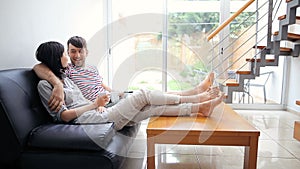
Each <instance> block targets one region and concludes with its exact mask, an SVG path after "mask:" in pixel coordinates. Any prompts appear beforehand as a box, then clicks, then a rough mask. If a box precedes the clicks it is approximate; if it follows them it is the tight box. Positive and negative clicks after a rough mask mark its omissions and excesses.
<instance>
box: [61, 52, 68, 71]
mask: <svg viewBox="0 0 300 169" xmlns="http://www.w3.org/2000/svg"><path fill="white" fill-rule="evenodd" d="M60 60H61V65H62V67H63V68H66V67H67V66H68V61H69V58H68V56H67V53H66V52H64V53H63V55H62V57H61V58H60Z"/></svg>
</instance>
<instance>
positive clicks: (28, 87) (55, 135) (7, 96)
mask: <svg viewBox="0 0 300 169" xmlns="http://www.w3.org/2000/svg"><path fill="white" fill-rule="evenodd" d="M38 81H39V79H38V77H37V76H36V74H35V73H34V71H33V70H32V69H30V68H17V69H9V70H1V71H0V132H1V135H2V136H1V138H0V168H5V169H7V168H17V169H18V168H20V169H23V168H28V169H48V168H49V169H54V168H55V169H60V168H62V169H90V168H91V169H92V168H99V169H100V168H101V169H117V168H123V167H122V164H123V163H124V161H125V160H126V159H127V158H126V155H127V153H128V151H129V149H130V146H131V145H132V142H133V141H134V138H135V136H136V133H137V131H138V129H139V126H140V124H137V125H135V126H131V127H125V128H124V129H122V130H121V131H118V132H117V131H114V129H113V128H112V126H113V124H112V123H106V124H91V125H90V124H89V125H72V124H56V123H53V122H52V120H51V118H50V116H49V115H48V113H47V111H46V110H45V109H44V107H43V105H42V104H41V102H40V99H39V95H38V92H37V89H36V85H37V83H38Z"/></svg>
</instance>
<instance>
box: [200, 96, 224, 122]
mask: <svg viewBox="0 0 300 169" xmlns="http://www.w3.org/2000/svg"><path fill="white" fill-rule="evenodd" d="M224 95H225V94H224V93H223V92H222V93H220V95H219V96H218V97H216V98H215V99H212V100H209V101H206V102H203V103H199V104H200V105H199V111H198V113H197V116H204V117H209V116H210V115H211V113H212V112H213V110H214V108H215V107H216V106H217V105H219V104H220V103H221V102H222V101H223V99H224Z"/></svg>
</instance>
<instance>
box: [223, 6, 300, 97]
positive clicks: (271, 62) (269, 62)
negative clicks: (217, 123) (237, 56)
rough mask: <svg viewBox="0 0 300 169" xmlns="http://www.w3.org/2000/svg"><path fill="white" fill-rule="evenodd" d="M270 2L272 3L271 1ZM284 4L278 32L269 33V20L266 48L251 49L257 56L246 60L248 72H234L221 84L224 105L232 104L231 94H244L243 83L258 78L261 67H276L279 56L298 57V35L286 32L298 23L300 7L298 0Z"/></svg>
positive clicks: (299, 39)
mask: <svg viewBox="0 0 300 169" xmlns="http://www.w3.org/2000/svg"><path fill="white" fill-rule="evenodd" d="M270 2H271V3H273V2H272V1H270ZM286 3H287V7H286V8H287V9H286V15H283V16H280V17H278V21H279V29H278V30H279V31H276V32H274V33H272V32H271V31H272V26H271V25H272V20H271V19H269V21H268V22H269V23H268V26H269V28H268V32H267V33H268V37H267V39H268V40H267V44H266V46H258V45H255V46H254V47H253V48H255V49H256V50H257V51H258V55H255V56H254V57H253V58H248V59H246V62H247V64H248V65H249V70H237V71H236V72H235V73H236V76H235V77H236V78H235V79H226V80H224V81H222V82H221V88H222V90H223V91H225V92H226V93H227V97H226V99H225V102H226V103H232V100H233V92H245V88H244V87H245V86H244V85H245V84H244V81H245V80H247V79H255V77H257V76H259V75H260V69H261V67H265V66H278V60H279V56H293V57H298V56H299V52H300V44H298V43H297V42H298V41H300V35H298V34H295V33H290V32H288V30H289V29H288V27H289V25H293V24H295V23H296V21H297V20H299V21H300V16H296V10H297V8H298V7H299V6H300V0H286ZM271 5H272V4H271ZM271 7H272V6H271ZM272 11H273V9H271V16H272ZM271 16H269V17H271ZM271 39H272V40H271ZM281 42H289V43H292V44H293V47H292V48H289V47H281ZM267 55H268V56H270V55H272V56H273V58H267V57H266V56H267Z"/></svg>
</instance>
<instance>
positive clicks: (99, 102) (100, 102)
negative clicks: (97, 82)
mask: <svg viewBox="0 0 300 169" xmlns="http://www.w3.org/2000/svg"><path fill="white" fill-rule="evenodd" d="M108 101H109V96H108V95H103V96H99V97H98V98H97V99H96V100H95V101H94V102H93V103H91V104H89V105H85V106H81V107H78V108H75V109H69V110H65V111H63V112H62V113H61V115H60V118H61V119H62V120H63V121H64V122H69V121H71V120H73V119H75V118H77V117H79V116H81V115H82V114H83V113H84V112H87V111H89V110H96V109H97V108H99V107H100V106H104V105H105V104H106V103H107V102H108Z"/></svg>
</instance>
